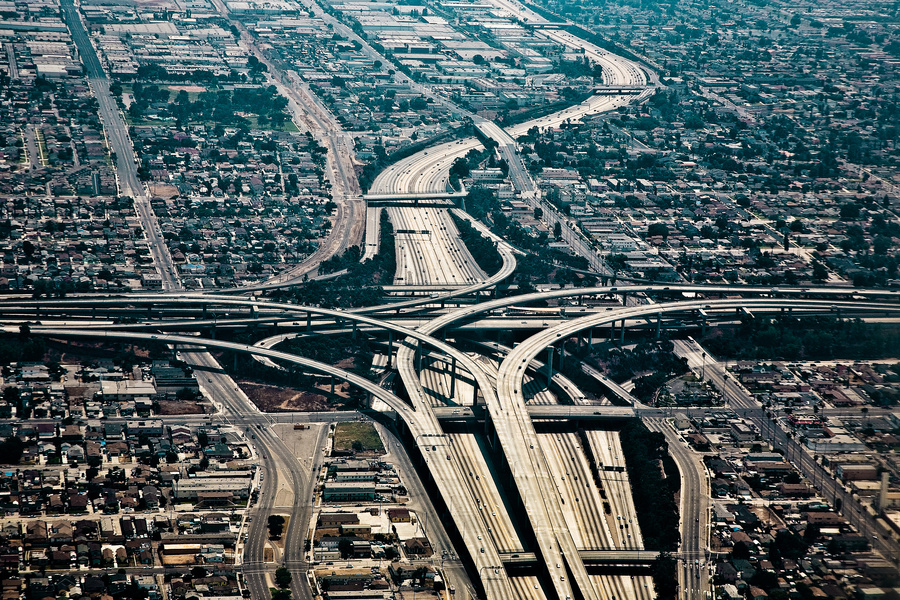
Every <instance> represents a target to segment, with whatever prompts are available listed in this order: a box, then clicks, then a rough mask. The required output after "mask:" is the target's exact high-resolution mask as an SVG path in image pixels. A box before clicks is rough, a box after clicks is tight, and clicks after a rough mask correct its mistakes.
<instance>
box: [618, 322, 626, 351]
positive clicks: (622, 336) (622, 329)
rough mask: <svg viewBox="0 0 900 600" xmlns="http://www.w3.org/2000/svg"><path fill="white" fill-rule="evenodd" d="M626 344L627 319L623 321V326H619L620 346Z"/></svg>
mask: <svg viewBox="0 0 900 600" xmlns="http://www.w3.org/2000/svg"><path fill="white" fill-rule="evenodd" d="M624 344H625V319H622V321H621V325H619V345H620V346H622V345H624Z"/></svg>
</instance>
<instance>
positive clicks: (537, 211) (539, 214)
mask: <svg viewBox="0 0 900 600" xmlns="http://www.w3.org/2000/svg"><path fill="white" fill-rule="evenodd" d="M534 218H535V219H542V218H544V209H543V208H541V207H540V206H535V207H534Z"/></svg>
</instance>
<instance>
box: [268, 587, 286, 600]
mask: <svg viewBox="0 0 900 600" xmlns="http://www.w3.org/2000/svg"><path fill="white" fill-rule="evenodd" d="M269 591H271V592H272V600H291V591H290V590H276V589H275V588H269Z"/></svg>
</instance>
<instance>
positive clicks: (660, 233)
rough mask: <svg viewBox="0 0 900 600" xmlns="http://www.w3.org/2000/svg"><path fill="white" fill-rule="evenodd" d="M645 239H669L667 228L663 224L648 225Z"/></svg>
mask: <svg viewBox="0 0 900 600" xmlns="http://www.w3.org/2000/svg"><path fill="white" fill-rule="evenodd" d="M647 237H661V238H662V239H666V238H667V237H669V228H668V227H666V224H665V223H650V225H648V226H647Z"/></svg>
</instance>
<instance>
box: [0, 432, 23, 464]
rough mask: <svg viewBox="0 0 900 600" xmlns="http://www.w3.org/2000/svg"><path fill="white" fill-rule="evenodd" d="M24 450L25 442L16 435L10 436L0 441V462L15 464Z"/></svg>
mask: <svg viewBox="0 0 900 600" xmlns="http://www.w3.org/2000/svg"><path fill="white" fill-rule="evenodd" d="M24 451H25V442H23V441H22V440H21V439H19V438H18V437H17V436H10V437H8V438H6V440H5V441H3V442H0V464H4V465H17V464H19V460H21V458H22V453H23V452H24Z"/></svg>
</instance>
